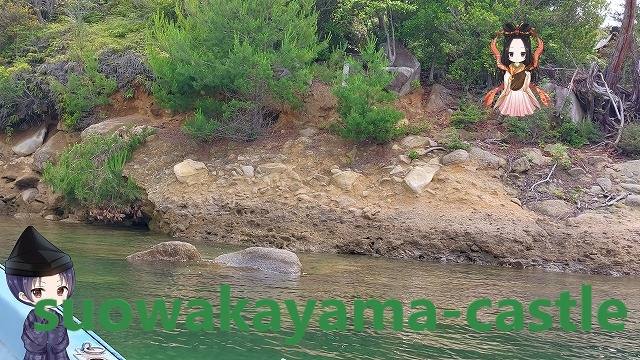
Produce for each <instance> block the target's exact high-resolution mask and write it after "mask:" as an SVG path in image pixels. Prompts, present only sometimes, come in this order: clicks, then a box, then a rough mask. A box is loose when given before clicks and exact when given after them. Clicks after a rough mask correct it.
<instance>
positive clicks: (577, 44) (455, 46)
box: [347, 0, 606, 85]
mask: <svg viewBox="0 0 640 360" xmlns="http://www.w3.org/2000/svg"><path fill="white" fill-rule="evenodd" d="M407 5H409V6H411V7H412V8H413V9H414V10H410V11H408V12H407V13H406V15H405V16H401V17H396V22H397V24H396V29H397V32H396V35H397V37H398V38H399V39H402V40H403V41H404V42H406V44H407V47H408V48H409V50H411V51H412V52H413V53H414V54H415V55H416V56H417V57H418V59H419V60H420V61H421V63H422V64H423V69H429V68H430V67H431V65H432V64H433V66H434V69H435V72H436V74H438V73H441V74H444V75H445V76H446V77H447V78H449V79H452V80H454V81H456V82H459V83H461V84H464V85H484V83H485V82H486V81H487V79H488V78H489V77H492V76H493V75H494V74H495V75H496V76H497V79H496V80H499V81H501V75H502V71H498V70H497V68H496V65H495V58H494V57H493V55H492V54H491V52H490V51H489V43H490V41H491V39H492V38H494V37H495V35H496V33H497V32H498V30H500V29H501V28H502V25H503V24H504V23H505V22H514V23H522V22H525V21H526V22H528V23H529V24H531V25H532V26H533V27H534V28H536V30H537V31H538V33H539V34H540V36H541V38H542V40H543V41H544V43H545V44H544V53H543V56H542V57H541V62H542V63H543V64H544V63H553V64H555V65H557V66H566V67H569V66H571V67H575V66H576V65H575V64H576V63H578V64H586V63H589V62H590V61H592V60H593V58H594V52H593V45H594V39H597V36H596V33H597V31H598V29H599V27H600V24H602V21H603V13H604V12H603V10H604V7H605V5H606V1H605V0H585V1H556V0H543V1H535V2H532V1H520V0H507V1H488V0H480V1H463V0H411V1H407ZM577 14H579V15H577ZM569 19H570V22H571V28H573V29H580V31H567V21H569ZM373 24H375V22H374V23H373ZM349 30H350V31H353V32H356V31H358V29H357V28H353V30H351V29H349V28H347V31H349ZM347 37H348V36H347ZM501 42H502V40H501V39H500V41H499V43H498V48H499V49H501V47H502V44H501ZM532 43H533V44H532V46H536V45H535V43H536V41H535V40H532Z"/></svg>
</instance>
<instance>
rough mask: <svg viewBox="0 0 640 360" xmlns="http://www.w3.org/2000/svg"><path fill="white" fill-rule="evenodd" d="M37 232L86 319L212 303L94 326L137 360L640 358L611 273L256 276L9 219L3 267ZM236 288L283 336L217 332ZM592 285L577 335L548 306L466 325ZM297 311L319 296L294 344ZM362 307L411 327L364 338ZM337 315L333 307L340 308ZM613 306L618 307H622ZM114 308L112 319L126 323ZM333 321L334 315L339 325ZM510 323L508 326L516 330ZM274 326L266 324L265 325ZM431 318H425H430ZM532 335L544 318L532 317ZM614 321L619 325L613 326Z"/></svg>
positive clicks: (328, 271) (625, 296)
mask: <svg viewBox="0 0 640 360" xmlns="http://www.w3.org/2000/svg"><path fill="white" fill-rule="evenodd" d="M27 225H34V226H36V228H37V229H38V231H40V232H41V233H42V234H43V235H44V236H45V237H46V238H47V239H49V240H50V241H51V242H53V243H54V244H55V245H56V246H58V247H59V248H60V249H62V250H63V251H65V252H67V253H68V254H69V255H70V256H71V258H72V260H73V262H74V265H75V270H76V276H77V282H76V290H75V292H74V294H73V297H72V299H73V300H74V301H75V303H74V314H75V315H76V316H77V317H79V318H81V319H82V318H83V315H82V314H81V307H80V305H79V304H78V303H79V302H81V301H83V300H87V299H91V300H93V301H94V304H95V310H94V312H95V314H96V315H95V318H96V319H97V318H98V316H97V314H98V307H99V305H100V304H102V303H103V302H104V301H105V300H107V299H123V300H125V301H126V302H127V303H129V304H132V306H133V304H134V300H136V299H142V300H145V301H146V302H147V304H149V309H151V303H152V301H153V300H156V299H162V300H165V301H167V302H169V303H171V301H173V300H175V299H182V300H183V301H185V303H186V301H189V300H192V299H204V300H206V301H208V302H210V303H211V304H212V305H213V312H214V319H215V320H214V329H213V330H212V331H198V332H195V331H188V330H187V329H186V328H185V326H184V320H185V318H186V317H187V315H188V314H189V313H190V312H193V311H195V310H193V309H191V310H190V309H189V308H188V307H187V306H186V304H185V305H184V306H183V308H182V311H181V313H180V317H179V319H178V324H177V326H176V329H175V330H163V329H161V326H160V325H159V322H158V325H157V326H156V328H155V330H153V331H144V330H142V328H141V325H140V321H139V320H138V317H139V315H138V314H137V313H136V312H134V313H133V322H132V324H131V325H130V326H129V327H127V328H126V329H125V330H122V331H118V332H114V331H105V330H104V329H103V328H102V327H101V326H100V325H99V323H98V321H96V324H95V329H94V330H95V331H96V332H97V333H98V334H99V335H101V336H102V337H103V338H104V339H105V340H107V341H108V342H109V343H110V344H111V345H112V346H113V347H114V348H115V349H116V350H118V351H119V352H120V353H121V354H122V355H123V356H125V357H126V358H127V359H130V360H144V359H149V360H159V359H184V360H186V359H256V360H260V359H265V360H281V359H286V360H292V359H598V358H604V359H640V331H638V330H640V311H639V309H640V290H639V289H640V278H638V277H617V278H613V277H604V276H586V275H570V274H562V273H550V272H544V271H540V270H518V269H504V268H495V267H484V266H475V265H453V264H439V263H428V262H419V261H411V260H398V259H385V258H372V257H363V256H338V255H326V254H299V257H300V260H301V262H302V264H303V266H304V272H305V274H304V275H303V276H301V277H299V278H290V277H286V276H280V275H275V274H266V273H261V272H259V271H253V270H246V269H233V268H225V267H221V266H218V265H215V264H210V263H198V264H193V263H191V264H189V263H149V264H132V263H129V262H127V261H126V260H125V257H126V256H127V255H129V254H131V253H133V252H136V251H140V250H145V249H148V248H149V247H150V246H152V245H154V244H156V243H158V242H162V241H168V240H172V239H170V238H168V237H167V236H165V235H161V234H155V233H152V232H148V231H141V230H130V229H117V228H109V227H100V226H85V225H77V224H61V223H52V222H35V223H33V222H25V221H18V220H15V219H13V218H2V217H0V234H1V235H0V261H2V262H4V261H5V260H6V258H7V257H8V255H9V253H10V252H11V249H12V248H13V245H14V243H15V241H16V239H17V238H18V237H19V235H20V233H21V232H22V230H24V228H25V227H26V226H27ZM192 243H193V244H194V245H195V246H196V247H197V248H198V249H199V250H200V252H201V253H202V254H203V256H204V257H205V258H207V259H213V258H215V257H216V256H217V255H219V254H222V253H226V252H230V251H235V250H239V248H236V247H231V246H228V245H220V244H212V243H208V242H206V243H205V242H192ZM222 284H228V285H230V288H231V306H232V307H233V306H234V305H235V304H236V303H237V301H238V300H240V299H247V300H249V305H248V306H247V307H246V311H244V312H243V314H242V316H243V318H244V319H246V320H247V324H248V325H249V326H251V324H252V323H251V320H252V319H253V317H254V315H255V314H256V312H257V311H264V310H266V309H268V308H260V310H256V308H255V302H256V301H257V300H259V299H273V300H276V301H277V302H278V304H280V308H281V318H282V324H281V326H282V328H281V330H280V331H271V332H258V331H255V330H254V329H253V328H251V330H250V331H239V330H238V328H237V327H236V326H235V325H234V323H233V322H232V323H231V330H230V331H222V330H220V328H219V313H220V307H219V305H218V304H220V285H222ZM582 284H589V285H591V286H592V289H593V290H592V291H593V300H592V303H593V309H592V311H591V312H592V317H593V328H592V330H591V331H581V330H580V316H581V311H580V309H578V308H573V309H571V312H570V314H571V321H572V322H574V323H576V324H577V326H578V330H577V331H575V332H570V331H565V330H563V329H562V328H561V327H560V324H559V317H560V314H559V311H558V309H557V308H546V309H547V310H548V312H549V313H550V314H551V315H552V316H553V327H552V328H551V329H550V330H547V331H542V332H532V331H528V330H524V331H509V332H501V331H498V330H497V329H496V328H495V326H494V327H493V330H491V331H488V332H479V331H476V330H473V329H471V328H470V327H469V326H468V325H467V323H466V321H465V309H466V307H467V306H468V305H469V304H470V303H471V302H472V301H474V300H476V299H480V298H488V299H491V300H492V301H493V304H494V305H493V309H487V308H483V309H481V310H480V311H479V312H478V314H479V315H478V318H479V319H480V320H481V321H491V320H492V319H495V317H496V315H498V314H499V313H500V312H501V311H505V309H507V310H510V309H511V308H503V309H500V310H498V309H497V301H498V300H501V299H506V298H511V299H516V300H518V301H520V302H521V303H522V304H523V306H524V309H525V310H526V309H527V306H528V304H529V303H530V302H531V301H533V300H535V299H540V298H544V299H550V300H552V301H553V300H555V299H557V298H558V296H559V294H560V293H561V292H564V291H570V293H571V297H572V299H576V300H577V301H578V305H580V303H581V301H580V290H581V286H582ZM608 298H616V299H619V300H621V301H622V302H623V303H624V304H625V306H626V307H627V309H628V314H627V318H626V319H625V320H624V324H625V328H624V330H622V331H618V332H612V331H607V330H604V329H602V328H601V327H600V326H599V325H598V321H597V319H596V316H597V307H598V305H599V304H600V303H601V302H602V301H604V300H605V299H608ZM286 299H292V300H295V301H296V303H297V304H298V311H299V312H300V315H302V313H303V310H304V304H305V302H306V301H307V300H309V299H314V300H318V305H316V310H314V313H313V315H312V318H311V322H310V325H309V328H308V329H307V331H306V333H305V334H304V336H303V338H302V340H301V341H300V342H299V343H297V344H294V345H288V344H286V343H285V340H286V338H288V337H291V336H292V335H293V333H294V331H295V327H294V325H293V324H292V322H291V320H290V315H289V312H288V310H287V308H286V306H285V305H284V300H286ZM325 299H338V300H341V301H342V302H344V304H345V305H346V313H347V318H348V320H347V330H346V331H337V330H334V331H323V330H321V329H320V327H319V326H318V323H319V317H320V315H321V314H322V311H321V310H320V308H321V306H320V302H321V301H322V300H325ZM355 299H365V300H366V299H378V300H381V301H385V300H387V299H398V300H400V301H401V302H402V303H403V304H404V306H405V314H404V328H403V330H402V331H394V330H393V322H392V319H391V316H390V315H389V314H387V315H386V316H385V322H384V324H385V330H380V331H375V330H373V321H372V317H373V316H372V313H371V312H370V311H368V312H367V313H366V315H365V323H364V330H363V331H354V330H353V303H354V300H355ZM415 299H429V300H430V301H432V302H433V303H434V304H435V305H436V307H437V312H436V313H437V320H438V325H437V329H436V330H433V331H427V330H425V331H420V332H416V331H413V330H410V329H409V328H408V326H407V319H408V317H409V313H410V312H411V309H410V306H409V304H410V303H411V301H412V300H415ZM330 310H334V308H330ZM444 310H460V311H461V312H462V317H461V318H459V319H452V318H448V319H445V318H444V317H443V311H444ZM612 310H613V309H612ZM119 318H120V317H119V312H118V311H117V310H114V311H113V312H112V320H113V321H118V320H119ZM334 319H335V318H334ZM511 320H512V319H511V318H510V319H508V321H507V322H510V321H511ZM267 321H268V319H267ZM423 321H424V318H422V319H420V322H423ZM524 321H525V328H526V324H527V323H528V322H529V321H535V322H537V323H539V321H536V320H535V319H533V318H532V317H531V316H530V315H528V314H525V317H524ZM611 322H612V323H619V322H621V321H620V320H617V319H612V320H611Z"/></svg>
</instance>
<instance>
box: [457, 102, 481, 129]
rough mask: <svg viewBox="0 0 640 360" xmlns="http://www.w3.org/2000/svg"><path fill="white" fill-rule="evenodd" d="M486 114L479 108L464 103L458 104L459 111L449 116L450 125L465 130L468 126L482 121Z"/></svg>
mask: <svg viewBox="0 0 640 360" xmlns="http://www.w3.org/2000/svg"><path fill="white" fill-rule="evenodd" d="M486 116H487V112H486V111H485V110H484V109H482V108H481V107H479V106H477V105H475V104H471V105H467V104H466V103H462V104H460V109H458V110H456V111H454V112H453V114H452V115H451V125H452V126H453V127H455V128H457V129H466V128H467V127H468V126H472V125H474V124H476V123H477V122H478V121H481V120H484V119H485V118H486Z"/></svg>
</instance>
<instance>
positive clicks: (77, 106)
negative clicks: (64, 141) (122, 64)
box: [51, 57, 116, 128]
mask: <svg viewBox="0 0 640 360" xmlns="http://www.w3.org/2000/svg"><path fill="white" fill-rule="evenodd" d="M51 88H52V90H53V91H54V92H55V93H56V94H57V96H58V98H59V103H58V105H57V106H58V110H59V111H60V112H61V114H62V121H63V123H64V124H65V125H66V126H68V127H69V128H74V127H76V126H77V125H78V123H79V122H80V120H82V118H83V117H84V116H85V115H86V114H87V113H88V112H89V111H90V110H91V109H93V108H94V107H96V106H98V105H103V104H107V103H109V95H111V94H112V93H113V92H114V91H115V90H116V82H115V81H114V80H110V79H107V78H106V77H105V76H104V74H101V73H99V72H98V62H97V60H96V59H94V58H93V57H91V58H88V59H87V60H86V64H85V67H84V72H83V73H82V74H80V75H78V74H73V73H71V74H69V78H68V81H67V83H66V84H62V83H60V82H59V81H57V80H52V83H51Z"/></svg>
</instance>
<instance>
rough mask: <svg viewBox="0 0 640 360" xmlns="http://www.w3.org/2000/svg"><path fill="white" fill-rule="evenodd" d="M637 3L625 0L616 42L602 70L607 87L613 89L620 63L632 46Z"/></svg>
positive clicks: (634, 0)
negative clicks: (605, 66)
mask: <svg viewBox="0 0 640 360" xmlns="http://www.w3.org/2000/svg"><path fill="white" fill-rule="evenodd" d="M636 7H637V3H636V0H625V5H624V17H623V19H622V26H621V27H620V34H619V35H618V44H617V45H616V49H615V51H614V52H613V54H612V55H611V58H610V59H609V64H608V65H607V68H606V69H605V71H604V79H605V82H606V83H607V85H608V86H609V89H612V90H613V89H615V88H616V87H617V85H618V82H619V81H620V76H621V70H622V65H623V64H624V60H625V58H626V56H627V54H628V53H629V51H631V50H632V47H633V21H634V19H635V14H636Z"/></svg>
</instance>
